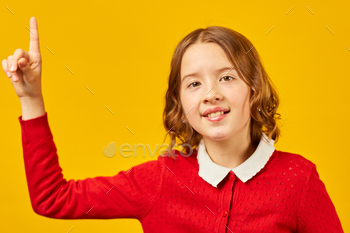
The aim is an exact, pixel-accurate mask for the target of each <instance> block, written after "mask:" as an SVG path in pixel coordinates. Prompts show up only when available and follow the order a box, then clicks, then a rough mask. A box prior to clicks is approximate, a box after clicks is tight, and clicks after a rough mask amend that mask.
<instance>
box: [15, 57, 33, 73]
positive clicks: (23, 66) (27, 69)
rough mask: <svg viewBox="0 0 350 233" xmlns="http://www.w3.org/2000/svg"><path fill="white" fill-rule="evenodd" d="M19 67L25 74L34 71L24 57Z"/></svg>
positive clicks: (19, 62) (20, 60)
mask: <svg viewBox="0 0 350 233" xmlns="http://www.w3.org/2000/svg"><path fill="white" fill-rule="evenodd" d="M18 66H19V68H20V69H21V70H22V72H23V73H28V72H31V71H32V69H31V68H30V66H29V63H28V61H27V59H25V58H24V57H22V58H21V59H19V61H18Z"/></svg>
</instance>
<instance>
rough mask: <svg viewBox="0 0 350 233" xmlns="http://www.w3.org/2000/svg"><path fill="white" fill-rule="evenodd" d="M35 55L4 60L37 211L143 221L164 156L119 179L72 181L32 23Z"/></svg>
mask: <svg viewBox="0 0 350 233" xmlns="http://www.w3.org/2000/svg"><path fill="white" fill-rule="evenodd" d="M29 33H30V49H29V52H27V51H25V50H22V49H16V51H15V52H14V54H13V55H10V56H9V57H8V59H4V60H3V61H2V68H3V70H4V72H5V74H6V75H7V76H8V77H9V78H10V81H11V84H12V85H13V87H14V89H15V92H16V94H17V96H18V97H19V99H20V102H21V105H22V116H20V117H19V121H20V124H21V130H22V146H23V158H24V164H25V172H26V177H27V183H28V190H29V195H30V200H31V203H32V207H33V210H34V211H35V212H36V213H37V214H40V215H43V216H46V217H50V218H62V219H73V218H74V219H88V218H99V219H106V218H138V219H140V218H142V217H143V216H145V215H146V214H147V213H148V211H149V210H150V209H151V208H152V206H153V203H154V202H155V201H156V200H157V197H158V196H159V195H160V191H161V184H162V179H163V178H162V177H163V173H164V167H165V166H164V165H163V164H162V163H163V161H164V160H163V158H162V157H160V158H159V159H158V160H157V161H149V162H146V163H143V164H140V165H137V166H134V167H132V168H131V169H130V170H128V171H120V172H119V173H118V174H117V175H115V176H109V177H102V176H99V177H95V178H87V179H84V180H78V181H75V180H68V181H67V180H66V179H64V178H63V175H62V169H61V167H60V166H59V162H58V155H57V148H56V146H55V143H54V141H53V136H52V133H51V131H50V127H49V124H48V118H47V113H46V111H45V108H44V101H43V96H42V91H41V67H42V61H41V55H40V46H39V34H38V25H37V21H36V19H35V18H34V17H31V19H30V32H29Z"/></svg>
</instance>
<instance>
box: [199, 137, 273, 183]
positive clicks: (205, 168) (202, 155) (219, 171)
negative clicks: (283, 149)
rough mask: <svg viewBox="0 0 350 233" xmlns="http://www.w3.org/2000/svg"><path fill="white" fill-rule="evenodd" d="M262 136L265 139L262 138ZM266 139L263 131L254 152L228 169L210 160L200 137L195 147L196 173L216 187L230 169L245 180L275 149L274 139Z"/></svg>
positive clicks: (260, 166)
mask: <svg viewBox="0 0 350 233" xmlns="http://www.w3.org/2000/svg"><path fill="white" fill-rule="evenodd" d="M264 138H265V139H266V141H265V140H263V139H264ZM268 141H269V139H268V137H267V136H266V134H265V133H263V135H262V137H261V140H260V142H259V145H258V147H257V148H256V150H255V151H254V153H253V154H252V155H251V156H250V157H249V158H248V159H247V160H245V161H244V162H243V163H242V164H240V165H239V166H237V167H235V168H233V169H230V168H227V167H223V166H220V165H218V164H216V163H214V162H213V161H212V160H211V158H210V157H209V155H208V153H207V151H206V148H205V144H204V139H203V138H202V139H201V141H200V143H199V145H198V148H197V150H198V153H197V160H198V164H199V172H198V175H199V176H200V177H202V178H203V179H204V180H205V181H207V182H208V183H209V184H211V185H212V186H214V187H217V185H218V184H219V183H220V182H221V181H222V180H223V179H224V178H225V177H226V175H227V174H228V173H229V172H230V171H231V170H232V171H233V172H234V173H235V175H236V176H237V177H238V178H239V179H240V180H241V181H243V182H246V181H247V180H249V179H251V178H252V177H253V176H254V175H255V174H256V173H258V172H259V171H260V170H261V169H262V168H263V167H264V166H265V164H266V163H267V161H268V160H269V158H270V157H271V155H272V154H273V152H274V151H275V146H274V144H275V141H274V140H273V139H271V140H270V141H269V142H268Z"/></svg>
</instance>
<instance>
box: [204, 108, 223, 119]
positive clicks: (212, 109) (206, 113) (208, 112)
mask: <svg viewBox="0 0 350 233" xmlns="http://www.w3.org/2000/svg"><path fill="white" fill-rule="evenodd" d="M228 111H230V110H228V109H227V108H222V107H215V108H209V109H207V110H205V112H203V114H202V116H203V117H205V116H206V115H208V114H210V113H213V112H228ZM224 115H226V114H224ZM224 115H221V116H224ZM214 118H216V117H213V119H214Z"/></svg>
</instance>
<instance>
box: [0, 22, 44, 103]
mask: <svg viewBox="0 0 350 233" xmlns="http://www.w3.org/2000/svg"><path fill="white" fill-rule="evenodd" d="M29 34H30V48H29V52H27V51H25V50H22V49H16V50H15V52H14V54H13V55H10V56H9V57H8V58H7V59H4V60H2V69H3V70H4V72H5V74H6V75H7V76H8V77H9V78H10V80H11V83H12V85H13V87H14V89H15V92H16V94H17V96H18V97H19V98H20V99H22V98H24V97H25V98H27V97H28V98H37V97H42V92H41V63H42V61H41V54H40V46H39V34H38V25H37V21H36V18H35V17H31V18H30V32H29Z"/></svg>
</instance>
